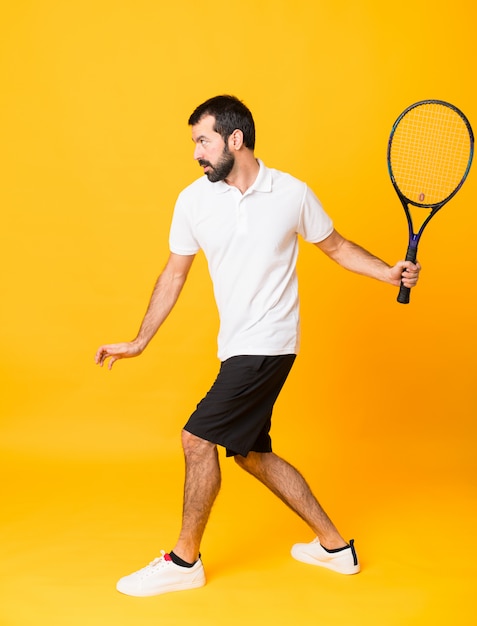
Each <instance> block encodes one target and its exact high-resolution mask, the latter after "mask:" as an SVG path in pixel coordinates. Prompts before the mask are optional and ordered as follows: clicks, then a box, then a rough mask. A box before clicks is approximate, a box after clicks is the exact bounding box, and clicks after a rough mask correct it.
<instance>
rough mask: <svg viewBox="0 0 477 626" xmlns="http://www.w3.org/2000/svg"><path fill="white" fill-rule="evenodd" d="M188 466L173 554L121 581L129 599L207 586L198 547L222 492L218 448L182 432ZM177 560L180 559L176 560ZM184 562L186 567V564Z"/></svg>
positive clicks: (121, 587) (119, 586)
mask: <svg viewBox="0 0 477 626" xmlns="http://www.w3.org/2000/svg"><path fill="white" fill-rule="evenodd" d="M182 445H183V448H184V456H185V462H186V479H185V486H184V510H183V520H182V529H181V533H180V536H179V539H178V541H177V544H176V546H175V548H174V550H173V551H172V553H169V554H166V553H165V552H163V553H162V557H159V558H156V559H154V561H152V562H151V563H149V565H147V566H146V567H144V568H142V569H140V570H138V571H137V572H133V573H132V574H130V575H129V576H124V577H123V578H121V579H120V580H119V581H118V583H117V585H116V589H117V590H118V591H120V592H121V593H124V594H126V595H129V596H154V595H158V594H161V593H167V592H169V591H180V590H185V589H194V588H196V587H202V586H203V585H205V573H204V568H203V565H202V562H201V560H200V559H199V546H200V542H201V539H202V535H203V534H204V530H205V527H206V524H207V520H208V519H209V514H210V510H211V509H212V505H213V504H214V500H215V498H216V497H217V494H218V492H219V489H220V466H219V459H218V454H217V447H216V446H215V445H214V444H212V443H209V442H208V441H204V440H203V439H199V438H198V437H196V436H195V435H191V434H190V433H188V432H186V431H183V433H182ZM177 557H178V558H177ZM183 561H185V563H184V562H183Z"/></svg>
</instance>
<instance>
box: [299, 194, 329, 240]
mask: <svg viewBox="0 0 477 626" xmlns="http://www.w3.org/2000/svg"><path fill="white" fill-rule="evenodd" d="M332 232H333V221H332V219H331V218H330V216H329V215H328V214H327V213H326V212H325V210H324V209H323V206H322V204H321V202H320V201H319V200H318V198H317V197H316V195H315V194H314V193H313V191H312V190H311V189H310V188H309V187H308V186H306V187H305V194H304V196H303V202H302V206H301V211H300V221H299V225H298V233H299V234H300V235H301V236H302V237H303V239H305V241H309V242H310V243H318V242H319V241H323V240H324V239H326V238H327V237H328V236H329V235H331V233H332Z"/></svg>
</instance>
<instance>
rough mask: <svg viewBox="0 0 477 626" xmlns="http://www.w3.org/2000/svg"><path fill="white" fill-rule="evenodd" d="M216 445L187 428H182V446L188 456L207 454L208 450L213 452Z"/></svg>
mask: <svg viewBox="0 0 477 626" xmlns="http://www.w3.org/2000/svg"><path fill="white" fill-rule="evenodd" d="M216 447H217V446H216V445H215V443H212V442H210V441H207V440H206V439H201V438H200V437H197V435H193V434H192V433H190V432H188V431H187V430H182V448H183V450H184V454H185V455H186V456H189V455H191V454H207V453H208V452H213V450H214V449H215V448H216Z"/></svg>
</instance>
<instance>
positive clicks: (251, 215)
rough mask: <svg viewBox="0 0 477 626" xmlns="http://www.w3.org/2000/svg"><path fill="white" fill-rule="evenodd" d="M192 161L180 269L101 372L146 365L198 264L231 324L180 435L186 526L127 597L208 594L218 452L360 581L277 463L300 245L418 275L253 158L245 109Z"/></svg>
mask: <svg viewBox="0 0 477 626" xmlns="http://www.w3.org/2000/svg"><path fill="white" fill-rule="evenodd" d="M189 125H190V126H191V127H192V139H193V141H194V144H195V150H194V158H195V159H196V160H197V161H198V163H199V165H200V166H201V167H202V168H203V171H204V174H205V177H201V178H200V179H199V180H197V181H195V182H194V183H192V184H191V185H190V186H188V187H187V188H186V189H185V190H183V191H182V193H181V194H180V195H179V197H178V200H177V203H176V207H175V210H174V216H173V220H172V225H171V231H170V256H169V259H168V261H167V264H166V266H165V268H164V270H163V272H162V273H161V274H160V276H159V278H158V280H157V282H156V285H155V288H154V291H153V294H152V296H151V300H150V303H149V307H148V309H147V311H146V315H145V317H144V320H143V322H142V325H141V327H140V330H139V333H138V335H137V337H136V338H135V339H134V340H133V341H130V342H126V343H119V344H109V345H104V346H101V347H100V348H99V349H98V351H97V354H96V363H98V364H99V365H101V366H102V365H103V364H104V363H105V362H106V361H107V359H110V360H109V368H111V367H112V365H113V364H114V363H115V362H116V361H117V360H118V359H122V358H126V357H133V356H138V355H139V354H141V353H142V352H143V350H144V349H145V348H146V346H147V345H148V343H149V342H150V341H151V339H152V338H153V336H154V335H155V334H156V332H157V330H158V329H159V327H160V326H161V324H162V323H163V322H164V320H165V319H166V317H167V316H168V315H169V313H170V311H171V310H172V308H173V307H174V304H175V303H176V301H177V298H178V296H179V294H180V292H181V289H182V287H183V285H184V283H185V281H186V278H187V274H188V272H189V269H190V267H191V265H192V262H193V260H194V256H195V254H196V253H197V252H198V251H199V250H200V249H202V250H203V251H204V253H205V256H206V258H207V261H208V265H209V271H210V274H211V278H212V281H213V286H214V294H215V299H216V303H217V306H218V310H219V314H220V331H219V337H218V356H219V359H220V361H221V366H220V371H219V374H218V377H217V379H216V381H215V382H214V384H213V386H212V387H211V389H210V391H209V392H208V394H207V395H206V397H205V398H204V399H203V400H202V401H201V402H200V403H199V404H198V406H197V409H196V411H194V413H193V414H192V415H191V417H190V418H189V420H188V422H187V424H186V425H185V426H184V429H183V431H182V445H183V449H184V456H185V462H186V478H185V487H184V503H183V517H182V527H181V531H180V534H179V537H178V540H177V543H176V545H175V546H174V548H173V550H172V551H171V552H169V553H167V554H166V553H164V552H163V555H162V556H161V557H160V558H157V559H155V560H154V561H152V563H150V564H149V565H148V566H146V567H144V568H143V569H141V570H139V571H138V572H135V573H133V574H131V575H129V576H126V577H124V578H122V579H121V580H120V581H119V582H118V584H117V589H118V590H119V591H120V592H122V593H125V594H128V595H133V596H149V595H156V594H161V593H165V592H168V591H175V590H181V589H191V588H194V587H200V586H202V585H204V584H205V574H204V568H203V565H202V562H201V559H200V552H199V549H200V543H201V539H202V536H203V533H204V531H205V527H206V524H207V521H208V518H209V514H210V511H211V508H212V505H213V503H214V500H215V498H216V496H217V494H218V492H219V489H220V481H221V474H220V465H219V460H218V454H217V446H218V445H220V446H223V447H225V448H226V451H227V456H233V457H234V459H235V461H236V463H237V464H238V465H239V466H240V467H241V468H242V469H244V470H246V471H247V472H249V473H250V474H252V475H253V476H255V477H256V478H257V479H258V480H260V481H261V482H262V483H263V484H264V485H265V486H267V487H268V488H269V489H270V490H271V491H272V492H273V493H274V494H276V495H277V496H278V497H279V498H281V500H283V502H284V503H285V504H287V505H288V506H289V507H290V508H291V509H292V510H293V511H295V512H296V513H297V514H298V515H299V516H300V517H301V518H302V519H303V520H304V521H305V522H306V523H307V524H308V525H309V527H310V528H311V530H312V531H313V532H314V534H316V539H315V540H314V541H312V542H311V543H310V544H296V545H294V546H293V548H292V555H293V556H294V557H295V558H296V559H298V560H300V561H304V562H306V563H310V564H313V565H317V566H321V567H326V568H328V569H331V570H334V571H336V572H339V573H342V574H354V573H357V572H358V571H359V563H358V558H357V555H356V551H355V548H354V543H353V540H351V541H350V542H349V543H347V542H346V541H345V540H344V539H343V537H342V536H341V535H340V533H339V532H338V530H337V529H336V527H335V526H334V525H333V523H332V521H331V520H330V518H329V517H328V516H327V514H326V513H325V511H324V510H323V509H322V507H321V506H320V504H319V503H318V501H317V500H316V498H315V497H314V495H313V494H312V492H311V490H310V488H309V487H308V484H307V483H306V481H305V479H304V478H303V477H302V475H301V474H300V473H299V472H298V471H297V470H296V469H295V468H294V467H292V466H291V465H290V464H288V463H287V462H286V461H285V460H283V459H281V458H280V457H279V456H277V455H276V454H275V453H274V452H272V446H271V439H270V435H269V431H270V426H271V415H272V409H273V404H274V402H275V400H276V398H277V396H278V394H279V392H280V390H281V388H282V386H283V384H284V382H285V380H286V378H287V375H288V373H289V371H290V369H291V367H292V365H293V361H294V359H295V355H296V353H297V351H298V344H299V316H298V295H297V277H296V268H295V266H296V258H297V249H298V241H297V235H298V234H300V235H301V236H302V237H303V238H304V239H305V240H306V241H309V242H311V243H314V244H315V245H316V246H317V247H318V248H319V249H320V250H321V251H322V252H324V253H325V254H326V255H328V256H329V257H331V258H332V259H333V260H334V261H336V262H337V263H339V264H340V265H342V266H343V267H344V268H346V269H348V270H352V271H354V272H357V273H359V274H364V275H366V276H369V277H372V278H375V279H378V280H381V281H383V282H387V283H389V284H391V285H395V286H398V285H399V284H400V283H401V281H402V282H403V283H404V285H406V286H407V287H414V286H415V284H416V283H417V280H418V276H419V270H420V267H419V265H416V264H413V263H411V262H409V261H399V262H398V263H396V265H394V266H393V267H390V266H389V265H387V264H386V263H384V262H383V261H381V260H380V259H378V258H376V257H374V256H372V255H371V254H369V253H368V252H366V251H365V250H363V249H362V248H360V247H359V246H357V245H355V244H353V243H351V242H350V241H348V240H346V239H345V238H343V237H342V236H341V235H340V234H339V233H338V232H337V231H336V230H335V229H334V228H333V224H332V221H331V219H330V218H329V217H328V215H327V214H326V213H325V212H324V210H323V208H322V207H321V205H320V203H319V201H318V200H317V198H316V197H315V195H314V194H313V192H312V191H311V190H310V189H309V188H308V187H307V185H306V184H305V183H303V182H301V181H298V180H297V179H295V178H293V177H292V176H290V175H288V174H284V173H282V172H279V171H276V170H272V169H268V168H267V167H266V166H265V165H264V164H263V163H262V162H261V161H259V160H257V159H256V158H255V156H254V146H255V126H254V121H253V118H252V114H251V113H250V111H249V110H248V108H247V107H246V106H245V105H244V104H243V103H242V102H240V101H239V100H237V99H236V98H234V97H231V96H217V97H215V98H211V99H210V100H207V101H206V102H204V103H203V104H202V105H200V106H199V107H197V109H196V110H195V111H194V113H193V114H192V115H191V117H190V119H189Z"/></svg>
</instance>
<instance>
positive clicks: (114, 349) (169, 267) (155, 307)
mask: <svg viewBox="0 0 477 626" xmlns="http://www.w3.org/2000/svg"><path fill="white" fill-rule="evenodd" d="M194 258H195V255H188V256H183V255H180V254H173V253H172V252H171V254H170V255H169V259H168V261H167V264H166V266H165V268H164V270H163V271H162V273H161V274H160V276H159V278H158V279H157V281H156V284H155V287H154V290H153V292H152V296H151V299H150V301H149V306H148V308H147V311H146V314H145V316H144V319H143V321H142V324H141V327H140V329H139V332H138V334H137V337H136V338H135V339H133V341H127V342H124V343H113V344H108V345H104V346H100V348H98V351H97V352H96V357H95V361H96V363H97V365H100V366H103V365H104V363H105V361H106V360H107V359H108V358H109V359H110V361H109V366H108V367H109V369H111V368H112V366H113V364H114V362H115V361H117V360H118V359H124V358H129V357H133V356H139V355H140V354H141V353H142V352H143V351H144V349H145V348H146V346H147V345H148V343H149V342H150V341H151V339H152V338H153V337H154V335H155V334H156V333H157V331H158V330H159V328H160V326H161V325H162V324H163V322H164V321H165V319H166V318H167V316H168V315H169V313H170V312H171V311H172V309H173V307H174V305H175V303H176V302H177V298H178V297H179V294H180V292H181V290H182V287H183V286H184V283H185V281H186V278H187V275H188V273H189V270H190V268H191V265H192V261H193V260H194Z"/></svg>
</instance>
